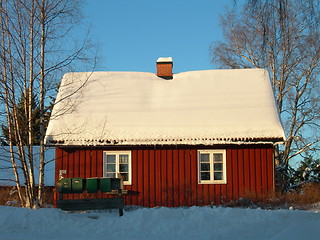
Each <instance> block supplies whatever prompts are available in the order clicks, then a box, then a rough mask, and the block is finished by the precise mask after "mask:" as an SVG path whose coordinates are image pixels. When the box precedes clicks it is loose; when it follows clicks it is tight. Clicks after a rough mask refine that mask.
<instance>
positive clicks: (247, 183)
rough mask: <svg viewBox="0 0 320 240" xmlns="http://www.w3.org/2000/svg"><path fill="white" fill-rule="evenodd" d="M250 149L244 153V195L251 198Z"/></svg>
mask: <svg viewBox="0 0 320 240" xmlns="http://www.w3.org/2000/svg"><path fill="white" fill-rule="evenodd" d="M249 157H250V155H249V149H248V148H245V149H244V152H243V168H244V195H245V197H250V196H251V195H250V178H249V177H250V164H249Z"/></svg>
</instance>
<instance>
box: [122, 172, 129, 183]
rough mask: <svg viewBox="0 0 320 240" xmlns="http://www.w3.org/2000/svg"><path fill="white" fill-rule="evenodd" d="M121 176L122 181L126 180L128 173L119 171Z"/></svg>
mask: <svg viewBox="0 0 320 240" xmlns="http://www.w3.org/2000/svg"><path fill="white" fill-rule="evenodd" d="M121 176H122V178H123V181H128V179H129V173H121Z"/></svg>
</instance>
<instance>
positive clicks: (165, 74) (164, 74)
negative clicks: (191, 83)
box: [157, 57, 173, 80]
mask: <svg viewBox="0 0 320 240" xmlns="http://www.w3.org/2000/svg"><path fill="white" fill-rule="evenodd" d="M172 67H173V63H172V58H171V57H160V58H158V60H157V76H158V77H161V78H164V79H167V80H169V79H172V78H173V75H172Z"/></svg>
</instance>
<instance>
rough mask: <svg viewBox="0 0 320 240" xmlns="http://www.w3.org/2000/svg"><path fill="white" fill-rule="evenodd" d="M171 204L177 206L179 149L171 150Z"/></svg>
mask: <svg viewBox="0 0 320 240" xmlns="http://www.w3.org/2000/svg"><path fill="white" fill-rule="evenodd" d="M172 160H173V206H174V207H178V206H179V202H180V201H179V198H180V196H179V191H180V189H179V184H180V183H179V151H178V150H173V159H172Z"/></svg>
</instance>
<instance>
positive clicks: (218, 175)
mask: <svg viewBox="0 0 320 240" xmlns="http://www.w3.org/2000/svg"><path fill="white" fill-rule="evenodd" d="M214 180H223V175H222V172H215V173H214Z"/></svg>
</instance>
